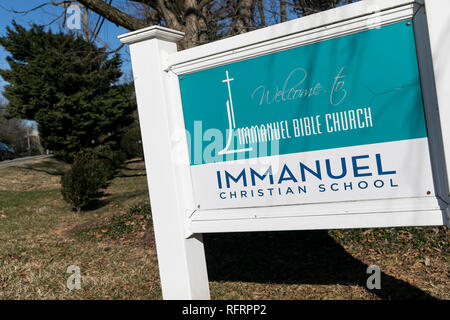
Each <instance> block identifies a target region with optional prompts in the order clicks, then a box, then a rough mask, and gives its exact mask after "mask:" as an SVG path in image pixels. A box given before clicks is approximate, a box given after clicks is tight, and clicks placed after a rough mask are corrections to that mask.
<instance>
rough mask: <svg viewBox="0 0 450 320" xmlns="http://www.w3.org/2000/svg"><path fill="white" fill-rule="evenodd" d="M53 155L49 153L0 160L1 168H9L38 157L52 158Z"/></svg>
mask: <svg viewBox="0 0 450 320" xmlns="http://www.w3.org/2000/svg"><path fill="white" fill-rule="evenodd" d="M51 157H53V155H52V154H49V155H46V154H44V155H40V156H32V157H23V158H17V159H13V160H6V161H0V169H4V168H9V167H12V166H15V165H17V164H19V163H23V162H27V161H31V160H37V159H45V158H51Z"/></svg>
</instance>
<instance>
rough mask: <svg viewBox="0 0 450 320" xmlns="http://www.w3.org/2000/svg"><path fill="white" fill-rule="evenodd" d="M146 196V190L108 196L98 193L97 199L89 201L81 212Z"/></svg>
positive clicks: (108, 194)
mask: <svg viewBox="0 0 450 320" xmlns="http://www.w3.org/2000/svg"><path fill="white" fill-rule="evenodd" d="M144 195H148V191H147V190H139V191H131V192H122V193H119V194H110V193H105V192H103V191H100V192H99V194H98V195H97V197H95V198H93V199H91V201H89V203H88V204H87V205H85V206H84V207H83V212H89V211H93V210H97V209H100V208H102V207H105V206H107V205H108V204H110V203H122V202H124V201H126V200H128V199H131V198H136V197H141V196H144Z"/></svg>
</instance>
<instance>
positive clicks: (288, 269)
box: [204, 230, 435, 300]
mask: <svg viewBox="0 0 450 320" xmlns="http://www.w3.org/2000/svg"><path fill="white" fill-rule="evenodd" d="M204 243H205V252H206V261H207V265H208V276H209V279H210V280H212V281H245V282H256V283H273V284H318V285H319V284H320V285H326V284H340V285H359V286H361V287H364V288H366V281H367V278H368V277H369V276H370V274H367V267H368V265H366V264H364V263H362V262H361V261H359V260H357V259H355V258H354V257H353V256H352V255H350V254H349V253H347V252H346V251H345V250H344V248H343V247H342V246H341V245H340V244H339V243H337V242H336V241H335V240H334V239H333V238H332V237H331V236H330V235H329V234H328V233H327V231H322V230H318V231H289V232H255V233H224V234H205V235H204ZM367 290H368V289H367ZM370 292H372V293H374V294H376V295H377V296H379V297H380V298H381V299H395V300H398V299H435V298H434V297H433V296H431V295H429V294H428V293H426V292H424V291H422V290H420V289H419V288H416V287H414V286H412V285H410V284H409V283H407V282H405V281H402V280H399V279H396V278H394V277H392V276H389V275H387V274H385V273H382V274H381V289H380V290H376V289H374V290H370Z"/></svg>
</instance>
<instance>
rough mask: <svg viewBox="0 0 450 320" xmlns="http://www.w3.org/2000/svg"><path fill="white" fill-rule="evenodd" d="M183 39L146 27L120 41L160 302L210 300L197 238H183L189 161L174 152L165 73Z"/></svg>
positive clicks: (176, 117)
mask: <svg viewBox="0 0 450 320" xmlns="http://www.w3.org/2000/svg"><path fill="white" fill-rule="evenodd" d="M182 37H183V33H181V32H178V31H174V30H169V29H166V28H162V27H150V28H147V29H143V30H138V31H136V32H132V33H129V34H127V35H125V36H122V37H121V41H123V42H124V43H128V44H130V54H131V61H132V64H133V75H134V85H135V90H136V99H137V103H138V108H139V109H138V111H139V121H140V124H141V133H142V140H143V147H144V154H145V166H146V169H147V179H148V186H149V193H150V199H151V208H152V217H153V224H154V230H155V240H156V248H157V254H158V262H159V271H160V277H161V283H162V293H163V297H164V299H209V285H208V276H207V271H206V262H205V253H204V248H203V242H202V235H201V234H196V235H192V236H189V237H186V230H185V219H187V218H188V214H189V213H190V212H189V211H188V210H187V209H188V207H187V203H189V194H188V192H187V191H186V190H183V186H181V184H182V182H181V181H180V179H179V177H177V171H179V170H180V169H183V164H182V163H183V156H185V157H186V158H185V160H186V161H187V157H188V156H187V147H185V148H184V149H183V148H181V150H180V151H178V149H179V148H178V146H179V145H180V141H179V140H178V139H183V136H182V135H179V136H177V135H176V134H177V126H179V123H177V121H180V120H181V121H182V118H181V117H182V116H181V113H180V112H181V110H180V109H178V110H177V109H176V105H174V104H173V103H172V102H173V100H176V93H175V92H174V87H175V88H176V83H177V78H176V77H174V76H173V74H171V73H168V72H166V71H164V69H165V63H166V59H167V56H168V55H169V54H171V53H174V52H176V51H177V47H176V41H178V40H180V39H181V38H182ZM182 133H183V132H182ZM178 134H179V132H178ZM182 141H183V140H182ZM183 142H184V141H183ZM182 145H183V144H182ZM184 145H186V144H184ZM183 151H184V154H183ZM180 167H181V168H180Z"/></svg>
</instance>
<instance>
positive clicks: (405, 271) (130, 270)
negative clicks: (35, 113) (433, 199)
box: [0, 159, 450, 299]
mask: <svg viewBox="0 0 450 320" xmlns="http://www.w3.org/2000/svg"><path fill="white" fill-rule="evenodd" d="M66 169H67V167H66V165H64V164H63V163H61V162H58V161H56V160H54V159H41V160H36V161H32V162H28V163H26V164H24V163H20V164H17V165H16V166H14V167H8V168H5V169H0V299H161V289H160V283H159V274H158V264H157V257H156V250H155V245H154V240H153V233H152V227H151V219H150V218H149V217H150V209H149V200H148V191H147V184H146V183H147V182H146V176H145V167H144V164H143V162H140V161H131V162H128V163H127V166H126V168H125V169H123V170H121V172H119V173H118V174H117V175H116V177H115V178H114V179H113V180H112V181H111V183H110V184H109V186H108V187H107V189H106V190H104V194H103V196H102V198H101V199H100V200H99V201H98V202H97V203H95V204H94V205H93V206H92V208H91V210H89V211H85V212H82V213H81V214H77V213H75V212H73V211H72V210H71V209H70V206H69V205H68V204H66V203H65V202H64V201H63V200H62V196H61V193H60V176H61V174H62V173H63V172H64V170H66ZM449 235H450V232H449V230H448V229H447V228H445V227H427V228H396V229H365V230H360V229H358V230H330V231H293V232H261V233H232V234H208V235H205V237H204V239H205V247H206V260H207V264H208V274H209V279H210V288H211V298H212V299H434V298H437V299H450V274H449V271H450V255H449V253H450V246H449V242H448V239H449ZM372 264H374V265H377V266H378V267H379V268H380V269H381V271H382V276H381V289H380V290H368V289H366V286H365V284H366V280H367V278H368V277H369V274H367V273H366V270H367V267H368V266H369V265H372ZM70 265H77V266H79V267H80V270H81V276H82V283H81V289H80V290H72V291H71V290H69V289H67V287H66V281H67V279H68V277H69V276H70V274H67V273H66V270H67V268H68V266H70Z"/></svg>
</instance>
